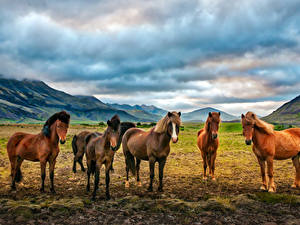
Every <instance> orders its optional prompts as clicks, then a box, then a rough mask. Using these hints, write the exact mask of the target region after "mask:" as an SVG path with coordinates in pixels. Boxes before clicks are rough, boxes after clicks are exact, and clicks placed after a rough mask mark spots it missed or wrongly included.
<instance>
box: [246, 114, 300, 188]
mask: <svg viewBox="0 0 300 225" xmlns="http://www.w3.org/2000/svg"><path fill="white" fill-rule="evenodd" d="M241 117H242V125H243V135H244V137H245V139H246V140H245V142H246V144H247V145H251V142H253V146H252V150H253V152H254V154H255V155H256V157H257V160H258V163H259V165H260V169H261V176H262V186H261V189H262V190H268V191H269V192H275V191H276V187H275V183H274V178H273V160H274V159H275V160H283V159H289V158H292V160H293V164H294V166H295V169H296V177H295V181H294V184H293V185H292V187H300V163H299V156H300V129H299V128H290V129H286V130H283V131H275V130H274V129H273V125H271V124H268V123H266V122H264V121H262V120H260V119H259V118H258V117H257V116H256V115H255V114H254V113H253V112H247V113H246V115H244V114H242V116H241ZM265 162H267V167H268V170H267V171H268V176H269V183H268V185H267V179H266V173H265V167H266V165H265V164H266V163H265Z"/></svg>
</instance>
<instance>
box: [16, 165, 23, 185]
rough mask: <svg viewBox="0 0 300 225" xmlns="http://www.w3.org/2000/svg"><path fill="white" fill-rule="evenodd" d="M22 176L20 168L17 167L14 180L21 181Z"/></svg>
mask: <svg viewBox="0 0 300 225" xmlns="http://www.w3.org/2000/svg"><path fill="white" fill-rule="evenodd" d="M22 178H23V176H22V172H21V169H20V168H19V169H18V170H17V173H16V177H15V181H16V182H17V183H19V182H21V180H22Z"/></svg>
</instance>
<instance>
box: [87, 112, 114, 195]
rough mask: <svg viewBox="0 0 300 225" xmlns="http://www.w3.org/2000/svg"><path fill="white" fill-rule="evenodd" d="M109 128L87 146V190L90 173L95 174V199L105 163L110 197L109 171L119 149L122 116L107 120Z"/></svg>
mask: <svg viewBox="0 0 300 225" xmlns="http://www.w3.org/2000/svg"><path fill="white" fill-rule="evenodd" d="M107 125H108V127H107V129H106V130H105V131H104V133H103V134H102V135H100V136H98V137H95V138H93V139H92V140H90V141H89V142H88V144H87V146H86V160H87V176H88V177H87V178H88V182H87V186H86V190H87V191H89V190H90V175H91V173H92V174H95V181H94V191H93V197H92V198H93V199H95V198H96V192H97V190H98V186H99V176H100V169H101V166H102V165H103V164H105V183H106V199H110V194H109V182H110V177H109V171H110V168H111V163H112V159H113V156H114V154H115V151H116V150H117V143H118V141H119V140H118V139H119V137H120V118H119V116H117V115H115V116H113V117H112V118H111V120H108V121H107Z"/></svg>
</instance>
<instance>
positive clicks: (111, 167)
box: [109, 155, 115, 172]
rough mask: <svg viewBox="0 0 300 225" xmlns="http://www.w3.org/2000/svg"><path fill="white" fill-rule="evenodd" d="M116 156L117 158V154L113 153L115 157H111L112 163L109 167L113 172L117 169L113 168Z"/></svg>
mask: <svg viewBox="0 0 300 225" xmlns="http://www.w3.org/2000/svg"><path fill="white" fill-rule="evenodd" d="M114 158H115V155H113V157H112V159H111V165H110V168H109V169H110V170H111V172H115V170H114V168H113V163H114Z"/></svg>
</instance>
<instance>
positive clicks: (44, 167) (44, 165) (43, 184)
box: [40, 160, 47, 192]
mask: <svg viewBox="0 0 300 225" xmlns="http://www.w3.org/2000/svg"><path fill="white" fill-rule="evenodd" d="M40 164H41V179H42V184H41V188H40V191H41V192H44V191H45V178H46V165H47V161H45V160H43V161H40Z"/></svg>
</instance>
